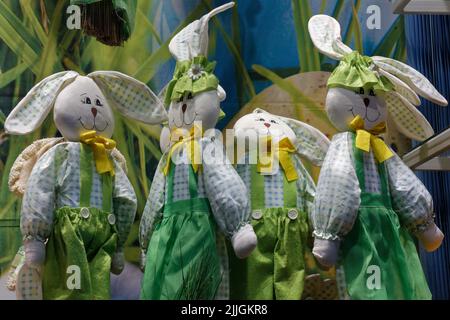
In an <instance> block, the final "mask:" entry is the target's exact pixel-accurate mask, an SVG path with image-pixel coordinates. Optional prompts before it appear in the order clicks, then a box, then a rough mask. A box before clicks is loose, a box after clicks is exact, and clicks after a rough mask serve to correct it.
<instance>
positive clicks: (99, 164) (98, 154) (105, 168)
mask: <svg viewBox="0 0 450 320" xmlns="http://www.w3.org/2000/svg"><path fill="white" fill-rule="evenodd" d="M80 141H81V142H82V143H84V144H87V145H89V146H91V148H92V151H93V152H94V160H95V167H96V168H97V172H98V173H99V174H103V173H107V172H109V173H110V174H111V176H114V165H113V163H112V162H111V160H110V158H109V156H108V152H107V150H112V149H114V148H115V147H116V142H115V141H114V140H111V139H108V138H105V137H102V136H99V135H98V134H97V132H96V131H94V130H92V131H88V132H85V133H83V134H81V135H80Z"/></svg>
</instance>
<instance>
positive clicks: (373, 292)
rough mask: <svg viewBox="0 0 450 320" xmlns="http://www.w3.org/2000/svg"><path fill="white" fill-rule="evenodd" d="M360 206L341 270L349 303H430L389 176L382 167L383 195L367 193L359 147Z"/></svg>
mask: <svg viewBox="0 0 450 320" xmlns="http://www.w3.org/2000/svg"><path fill="white" fill-rule="evenodd" d="M354 141H355V138H354V136H353V148H354V155H355V157H354V158H355V168H356V174H357V176H358V180H359V184H360V188H361V205H360V207H359V211H358V216H357V218H356V221H355V224H354V226H353V229H352V231H351V232H350V233H349V234H348V235H347V236H346V237H345V240H344V241H343V243H342V250H341V265H342V266H343V268H344V274H345V282H346V286H347V291H348V295H349V296H350V298H351V299H383V300H384V299H387V300H391V299H431V293H430V290H429V288H428V285H427V282H426V279H425V276H424V273H423V270H422V266H421V264H420V260H419V257H418V254H417V249H416V246H415V244H414V242H413V240H412V238H411V236H410V235H409V233H408V231H407V230H406V229H405V228H404V227H402V226H401V225H400V223H399V219H398V216H397V214H396V213H395V212H394V211H393V209H392V205H391V196H390V192H389V184H388V179H387V172H386V167H385V165H384V163H381V164H379V165H378V171H379V175H380V180H381V194H375V193H368V192H365V191H364V190H365V180H364V160H363V151H361V150H360V149H357V148H356V147H355V142H354Z"/></svg>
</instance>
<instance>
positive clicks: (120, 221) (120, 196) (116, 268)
mask: <svg viewBox="0 0 450 320" xmlns="http://www.w3.org/2000/svg"><path fill="white" fill-rule="evenodd" d="M115 173H116V174H115V177H114V194H113V208H114V214H115V216H116V217H117V224H116V225H117V231H118V241H117V249H116V253H115V254H114V256H113V260H112V265H111V271H112V272H113V273H115V274H120V273H121V272H122V270H123V268H124V264H125V258H124V254H123V247H124V245H125V242H126V240H127V238H128V235H129V233H130V229H131V226H132V225H133V222H134V218H135V216H136V209H137V200H136V194H135V193H134V190H133V186H132V185H131V183H130V181H129V180H128V178H127V176H126V174H125V172H124V171H123V169H122V168H121V166H120V165H119V164H117V163H116V164H115Z"/></svg>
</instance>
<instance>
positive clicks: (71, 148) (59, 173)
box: [20, 142, 137, 250]
mask: <svg viewBox="0 0 450 320" xmlns="http://www.w3.org/2000/svg"><path fill="white" fill-rule="evenodd" d="M80 146H81V145H80V143H76V142H66V143H61V144H58V145H56V146H54V147H53V148H51V149H50V150H48V151H47V152H46V153H45V154H44V155H43V156H42V157H41V158H40V159H39V160H38V161H37V162H36V164H35V166H34V167H33V170H32V172H31V175H30V178H29V180H28V185H27V189H26V191H25V194H24V197H23V204H22V213H21V222H20V226H21V230H22V234H23V236H24V237H25V238H31V239H37V240H40V241H45V240H46V239H47V238H48V237H49V236H50V233H51V230H52V227H53V218H54V211H55V210H56V209H58V208H61V207H72V208H77V207H79V206H80ZM113 161H114V166H115V176H114V183H113V197H112V199H113V200H112V201H113V203H112V208H113V212H112V213H113V214H114V215H115V216H116V226H117V230H118V250H121V249H122V247H123V245H124V244H125V241H126V239H127V237H128V234H129V232H130V228H131V225H132V224H133V221H134V218H135V214H136V207H137V202H136V195H135V193H134V190H133V187H132V186H131V183H130V182H129V180H128V178H127V176H126V174H125V172H124V171H123V170H122V168H121V167H120V165H119V164H118V163H116V161H115V160H113ZM91 170H92V180H93V181H92V191H91V201H90V205H91V207H95V208H98V209H102V198H103V195H102V183H101V177H100V175H99V174H98V173H97V171H96V168H95V163H94V161H92V165H91Z"/></svg>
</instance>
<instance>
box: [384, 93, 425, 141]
mask: <svg viewBox="0 0 450 320" xmlns="http://www.w3.org/2000/svg"><path fill="white" fill-rule="evenodd" d="M385 100H386V105H387V108H388V110H389V115H390V116H391V117H392V118H393V119H394V120H395V122H396V123H398V124H399V125H400V126H401V127H402V128H408V131H410V132H413V133H414V134H415V135H417V136H418V137H421V138H422V140H425V139H427V138H428V136H427V133H426V132H425V130H424V129H423V127H422V126H421V125H420V119H418V118H417V117H416V116H415V115H414V113H412V111H410V110H408V108H407V107H406V106H405V105H404V104H403V102H402V101H401V97H400V96H399V95H398V94H396V93H395V92H394V93H390V94H387V95H386V97H385ZM412 108H414V109H415V107H414V106H412ZM417 112H419V111H417ZM422 121H423V120H422Z"/></svg>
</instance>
